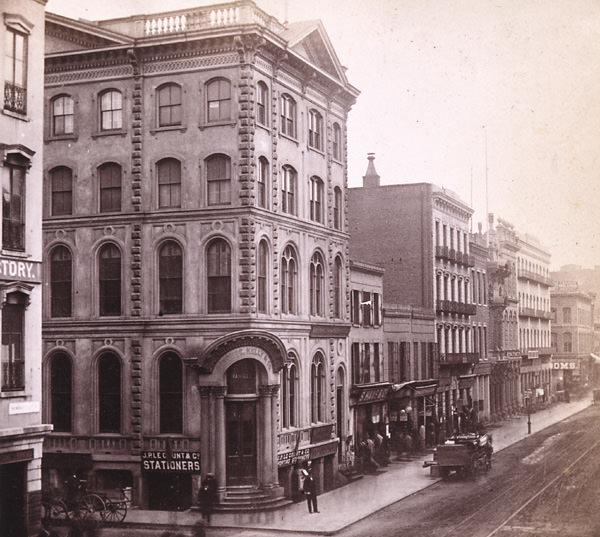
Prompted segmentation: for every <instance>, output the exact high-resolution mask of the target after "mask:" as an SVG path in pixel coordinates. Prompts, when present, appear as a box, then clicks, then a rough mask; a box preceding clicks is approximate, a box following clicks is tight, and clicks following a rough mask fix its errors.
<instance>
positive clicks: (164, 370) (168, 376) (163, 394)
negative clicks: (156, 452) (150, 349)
mask: <svg viewBox="0 0 600 537" xmlns="http://www.w3.org/2000/svg"><path fill="white" fill-rule="evenodd" d="M159 382H160V388H159V392H160V393H159V404H160V432H161V433H162V434H164V433H182V432H183V367H182V365H181V359H180V358H179V356H177V355H176V354H175V353H173V352H168V353H166V354H163V355H162V356H161V358H160V365H159Z"/></svg>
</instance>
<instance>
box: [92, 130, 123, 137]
mask: <svg viewBox="0 0 600 537" xmlns="http://www.w3.org/2000/svg"><path fill="white" fill-rule="evenodd" d="M103 136H123V137H124V136H127V131H126V130H124V129H115V130H111V131H99V132H95V133H94V134H92V136H91V138H92V139H96V138H101V137H103Z"/></svg>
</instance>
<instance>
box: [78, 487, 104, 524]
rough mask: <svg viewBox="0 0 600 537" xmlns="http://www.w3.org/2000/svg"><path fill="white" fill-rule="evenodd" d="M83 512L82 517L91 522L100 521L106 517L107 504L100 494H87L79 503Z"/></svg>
mask: <svg viewBox="0 0 600 537" xmlns="http://www.w3.org/2000/svg"><path fill="white" fill-rule="evenodd" d="M79 506H80V511H81V513H82V515H83V516H82V517H81V518H85V519H86V520H88V521H90V522H96V523H98V522H100V521H101V520H102V519H103V518H104V510H105V509H106V504H105V503H104V500H103V499H102V497H101V496H99V495H98V494H87V495H86V496H85V497H84V498H83V500H82V501H81V502H80V504H79Z"/></svg>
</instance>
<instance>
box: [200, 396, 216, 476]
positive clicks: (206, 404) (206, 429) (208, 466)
mask: <svg viewBox="0 0 600 537" xmlns="http://www.w3.org/2000/svg"><path fill="white" fill-rule="evenodd" d="M198 390H199V392H200V419H201V422H200V453H201V457H202V477H204V476H205V475H206V474H207V473H208V472H210V471H214V467H213V464H214V463H213V461H212V460H211V457H210V444H211V438H210V437H211V431H214V424H213V423H210V412H209V408H210V400H209V396H210V387H209V386H199V387H198Z"/></svg>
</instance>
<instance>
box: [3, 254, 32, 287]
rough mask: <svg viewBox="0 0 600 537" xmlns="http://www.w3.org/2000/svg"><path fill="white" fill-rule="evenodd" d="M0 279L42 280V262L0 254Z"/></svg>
mask: <svg viewBox="0 0 600 537" xmlns="http://www.w3.org/2000/svg"><path fill="white" fill-rule="evenodd" d="M0 280H13V281H15V280H16V281H21V282H36V283H39V282H41V281H42V264H41V263H39V262H37V261H25V260H21V259H10V258H7V257H1V256H0Z"/></svg>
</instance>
